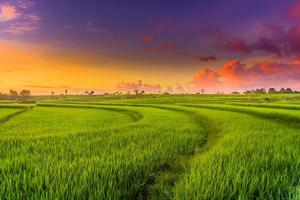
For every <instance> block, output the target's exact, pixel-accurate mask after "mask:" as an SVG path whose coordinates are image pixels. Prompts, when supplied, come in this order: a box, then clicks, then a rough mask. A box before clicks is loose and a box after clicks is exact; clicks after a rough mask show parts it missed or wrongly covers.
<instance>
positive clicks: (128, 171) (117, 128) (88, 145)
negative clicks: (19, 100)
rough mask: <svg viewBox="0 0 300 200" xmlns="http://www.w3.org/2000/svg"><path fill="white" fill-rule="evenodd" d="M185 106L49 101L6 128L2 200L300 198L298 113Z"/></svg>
mask: <svg viewBox="0 0 300 200" xmlns="http://www.w3.org/2000/svg"><path fill="white" fill-rule="evenodd" d="M180 98H181V97H178V98H177V97H176V98H175V99H173V100H172V101H171V97H166V98H165V99H156V100H154V101H153V103H150V102H151V99H150V100H149V99H142V100H141V99H130V100H128V101H125V100H120V101H117V100H114V101H113V102H105V103H104V102H89V103H86V102H76V101H74V102H70V103H69V102H68V103H67V102H61V103H58V102H56V103H55V102H49V103H41V104H38V106H37V107H35V108H34V109H32V110H30V111H29V112H26V113H23V114H21V115H18V116H15V117H14V118H13V119H11V120H9V121H7V122H5V123H4V124H2V125H1V126H0V136H1V137H0V138H1V139H0V146H1V147H3V149H1V150H0V161H1V162H0V198H1V199H16V198H34V199H41V198H44V199H74V198H76V199H89V198H92V199H93V198H96V199H133V198H137V199H145V198H149V199H164V198H166V199H290V198H291V199H292V198H297V196H296V195H297V190H298V193H299V190H300V189H299V188H300V186H299V185H300V174H299V173H300V170H299V169H300V156H299V155H300V140H299V139H300V138H299V127H300V124H299V121H300V114H299V112H298V111H297V109H293V108H295V107H297V105H285V104H284V105H283V106H281V105H278V104H276V105H275V104H266V105H267V106H264V105H265V104H256V103H240V102H239V101H243V99H242V98H241V99H237V98H236V99H235V100H236V101H237V103H236V102H233V101H234V98H232V99H231V98H228V101H226V102H224V103H223V102H220V104H214V103H212V102H213V101H214V99H212V101H211V102H210V103H208V104H205V103H203V102H202V103H201V102H197V104H196V98H194V97H193V98H191V99H190V101H186V102H185V103H180V102H184V100H182V99H181V101H180V102H179V103H180V104H178V102H177V100H178V99H180ZM217 99H218V101H219V100H220V101H222V100H221V98H220V99H219V98H217ZM206 100H209V98H208V99H206ZM221 103H222V104H221ZM257 105H258V106H257ZM260 105H262V106H260ZM204 144H205V145H204ZM199 145H202V146H201V147H200V148H199ZM195 152H196V153H197V154H196V155H195V154H194V153H195ZM183 155H190V156H188V157H181V156H183ZM79 183H80V184H79Z"/></svg>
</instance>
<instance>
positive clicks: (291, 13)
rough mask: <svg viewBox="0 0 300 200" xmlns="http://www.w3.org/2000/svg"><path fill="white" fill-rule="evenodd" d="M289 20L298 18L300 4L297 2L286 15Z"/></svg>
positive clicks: (299, 15)
mask: <svg viewBox="0 0 300 200" xmlns="http://www.w3.org/2000/svg"><path fill="white" fill-rule="evenodd" d="M287 15H288V17H290V18H297V17H300V2H297V3H295V4H294V5H293V7H292V8H291V9H290V10H289V11H288V13H287Z"/></svg>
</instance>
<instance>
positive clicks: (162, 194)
mask: <svg viewBox="0 0 300 200" xmlns="http://www.w3.org/2000/svg"><path fill="white" fill-rule="evenodd" d="M119 106H122V105H121V104H120V105H119ZM123 106H135V107H150V108H158V109H163V110H170V111H175V112H180V113H182V114H184V115H186V116H187V117H189V118H192V119H193V120H194V122H195V123H196V124H197V125H199V129H201V130H203V129H204V136H205V138H204V140H203V141H202V142H201V143H199V144H198V145H197V147H196V148H195V152H194V153H193V154H190V155H179V156H178V157H176V158H174V159H173V160H171V161H170V162H169V163H167V164H166V165H165V166H164V168H163V169H161V170H160V171H159V172H157V173H156V175H155V177H154V178H153V177H152V178H150V180H148V181H147V182H146V183H145V185H144V186H143V187H142V188H141V190H140V192H139V193H138V194H137V196H136V199H137V200H146V199H169V198H170V197H172V189H173V186H174V184H175V183H176V182H178V181H179V180H180V178H181V177H182V176H183V174H185V172H186V171H187V170H188V168H189V162H190V161H191V160H192V159H193V158H194V157H195V156H199V154H202V153H204V152H206V151H208V150H209V149H211V148H212V147H213V146H214V145H215V144H216V143H217V141H218V139H219V134H218V133H219V130H218V129H217V127H218V126H217V124H215V123H213V122H211V121H210V120H208V119H206V118H205V117H203V116H201V114H199V113H198V112H195V111H192V110H191V109H188V108H185V107H179V106H170V105H153V104H152V105H148V104H142V105H140V104H138V105H128V104H126V105H123ZM200 127H201V128H200ZM166 166H167V167H166Z"/></svg>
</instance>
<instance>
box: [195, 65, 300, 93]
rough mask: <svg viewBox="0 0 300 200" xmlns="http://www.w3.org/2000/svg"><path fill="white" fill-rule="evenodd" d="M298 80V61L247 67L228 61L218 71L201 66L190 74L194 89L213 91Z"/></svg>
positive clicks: (287, 84)
mask: <svg viewBox="0 0 300 200" xmlns="http://www.w3.org/2000/svg"><path fill="white" fill-rule="evenodd" d="M299 81H300V62H299V61H298V60H295V61H292V62H290V63H287V64H286V63H278V62H263V63H259V64H256V65H253V66H251V67H248V66H247V65H245V64H242V63H240V62H239V61H238V60H230V61H228V62H227V63H225V64H224V65H223V66H222V67H221V68H220V69H219V70H218V71H214V70H212V69H210V68H204V69H201V70H199V72H198V73H197V74H196V75H195V76H194V77H193V79H192V81H191V83H192V85H193V88H194V89H202V88H203V89H206V90H210V91H213V92H216V91H220V90H223V91H225V92H229V91H233V90H244V89H247V88H255V87H266V88H268V87H292V86H294V87H298V88H295V89H299Z"/></svg>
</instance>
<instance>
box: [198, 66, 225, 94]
mask: <svg viewBox="0 0 300 200" xmlns="http://www.w3.org/2000/svg"><path fill="white" fill-rule="evenodd" d="M219 77H220V75H219V74H218V73H217V72H215V71H213V70H211V69H209V68H204V69H201V70H200V71H199V72H198V73H197V74H196V75H195V76H194V77H193V80H192V83H193V85H194V86H195V87H196V88H199V89H202V88H205V89H214V88H216V87H217V86H218V85H219V83H220V82H219V80H218V79H219Z"/></svg>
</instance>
